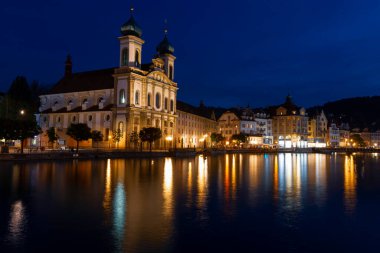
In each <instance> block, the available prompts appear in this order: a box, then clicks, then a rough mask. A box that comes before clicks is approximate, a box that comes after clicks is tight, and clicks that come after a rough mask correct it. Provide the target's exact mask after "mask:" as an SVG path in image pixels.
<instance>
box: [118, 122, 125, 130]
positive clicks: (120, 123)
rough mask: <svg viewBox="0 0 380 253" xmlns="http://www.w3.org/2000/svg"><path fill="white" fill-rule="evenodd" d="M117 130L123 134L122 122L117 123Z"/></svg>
mask: <svg viewBox="0 0 380 253" xmlns="http://www.w3.org/2000/svg"><path fill="white" fill-rule="evenodd" d="M118 129H119V130H120V131H121V132H123V130H124V123H123V122H122V121H120V122H119V125H118Z"/></svg>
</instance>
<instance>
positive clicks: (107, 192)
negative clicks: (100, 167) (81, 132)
mask: <svg viewBox="0 0 380 253" xmlns="http://www.w3.org/2000/svg"><path fill="white" fill-rule="evenodd" d="M105 181H106V182H105V189H104V198H103V208H104V212H105V213H106V216H108V214H109V212H110V211H111V159H107V168H106V180H105Z"/></svg>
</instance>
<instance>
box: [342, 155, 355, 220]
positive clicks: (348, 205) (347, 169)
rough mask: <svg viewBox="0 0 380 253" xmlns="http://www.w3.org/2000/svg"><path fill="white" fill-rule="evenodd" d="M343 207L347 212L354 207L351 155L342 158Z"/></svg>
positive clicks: (353, 177)
mask: <svg viewBox="0 0 380 253" xmlns="http://www.w3.org/2000/svg"><path fill="white" fill-rule="evenodd" d="M344 207H345V209H346V212H347V213H353V212H354V211H355V208H356V174H355V164H354V157H353V156H352V155H351V156H346V157H345V160H344Z"/></svg>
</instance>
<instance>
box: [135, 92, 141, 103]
mask: <svg viewBox="0 0 380 253" xmlns="http://www.w3.org/2000/svg"><path fill="white" fill-rule="evenodd" d="M135 104H136V105H139V104H140V91H136V93H135Z"/></svg>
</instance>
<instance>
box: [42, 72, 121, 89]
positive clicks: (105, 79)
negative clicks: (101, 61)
mask: <svg viewBox="0 0 380 253" xmlns="http://www.w3.org/2000/svg"><path fill="white" fill-rule="evenodd" d="M114 69H115V68H108V69H100V70H94V71H86V72H79V73H73V74H72V75H71V76H65V77H63V78H62V79H61V80H59V81H58V83H57V84H56V85H54V86H53V88H52V89H51V90H50V91H49V93H48V94H58V93H69V92H79V91H89V90H103V89H113V87H114V78H113V76H112V75H113V73H114Z"/></svg>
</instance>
